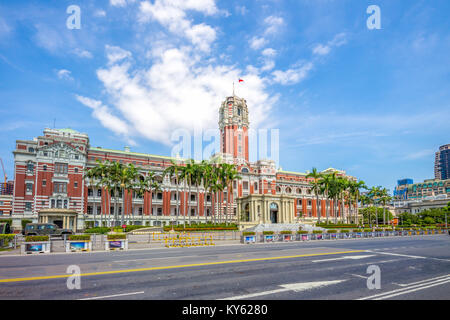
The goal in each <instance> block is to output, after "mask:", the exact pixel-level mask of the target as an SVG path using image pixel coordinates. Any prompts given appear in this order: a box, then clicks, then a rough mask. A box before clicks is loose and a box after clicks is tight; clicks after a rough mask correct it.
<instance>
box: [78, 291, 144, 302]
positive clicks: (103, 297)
mask: <svg viewBox="0 0 450 320" xmlns="http://www.w3.org/2000/svg"><path fill="white" fill-rule="evenodd" d="M142 293H144V291H139V292H130V293H120V294H112V295H110V296H101V297H91V298H83V299H78V300H96V299H106V298H114V297H123V296H131V295H135V294H142Z"/></svg>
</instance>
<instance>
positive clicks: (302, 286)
mask: <svg viewBox="0 0 450 320" xmlns="http://www.w3.org/2000/svg"><path fill="white" fill-rule="evenodd" d="M344 281H347V279H344V280H332V281H316V282H300V283H288V284H283V285H280V287H282V288H283V289H275V290H268V291H262V292H256V293H250V294H244V295H241V296H234V297H229V298H224V299H219V300H240V299H248V298H253V297H259V296H265V295H270V294H274V293H279V292H285V291H295V292H300V291H304V290H310V289H315V288H320V287H324V286H328V285H332V284H338V283H341V282H344Z"/></svg>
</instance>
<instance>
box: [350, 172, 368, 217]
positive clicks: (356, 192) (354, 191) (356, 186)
mask: <svg viewBox="0 0 450 320" xmlns="http://www.w3.org/2000/svg"><path fill="white" fill-rule="evenodd" d="M360 189H367V186H366V184H365V183H364V181H362V180H360V181H358V182H355V181H352V182H351V183H350V194H351V195H353V198H354V199H355V204H356V214H355V219H354V221H355V223H358V199H359V197H360V195H361V192H360ZM350 206H351V202H350Z"/></svg>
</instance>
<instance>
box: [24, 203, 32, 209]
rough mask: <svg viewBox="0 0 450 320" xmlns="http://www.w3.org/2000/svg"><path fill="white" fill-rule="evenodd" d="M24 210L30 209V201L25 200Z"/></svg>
mask: <svg viewBox="0 0 450 320" xmlns="http://www.w3.org/2000/svg"><path fill="white" fill-rule="evenodd" d="M25 211H31V202H25Z"/></svg>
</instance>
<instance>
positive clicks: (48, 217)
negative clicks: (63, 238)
mask: <svg viewBox="0 0 450 320" xmlns="http://www.w3.org/2000/svg"><path fill="white" fill-rule="evenodd" d="M77 216H78V213H77V212H76V211H74V210H69V209H56V208H54V209H44V210H41V211H39V213H38V222H39V223H54V224H56V225H57V226H58V227H59V228H62V229H71V230H72V231H74V232H76V231H77V228H78V224H77Z"/></svg>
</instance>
